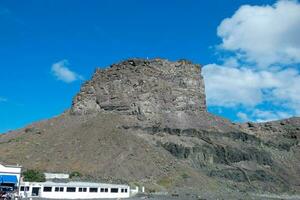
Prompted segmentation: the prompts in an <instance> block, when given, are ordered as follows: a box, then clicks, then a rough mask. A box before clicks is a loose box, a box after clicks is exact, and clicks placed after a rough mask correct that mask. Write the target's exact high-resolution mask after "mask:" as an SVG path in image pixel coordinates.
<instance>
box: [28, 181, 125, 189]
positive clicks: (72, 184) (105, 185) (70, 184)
mask: <svg viewBox="0 0 300 200" xmlns="http://www.w3.org/2000/svg"><path fill="white" fill-rule="evenodd" d="M28 184H36V185H43V186H49V187H54V186H58V187H103V188H112V187H119V188H126V187H128V185H119V184H108V183H92V182H67V183H56V182H52V181H47V182H23V183H22V185H28Z"/></svg>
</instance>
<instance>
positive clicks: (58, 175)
mask: <svg viewBox="0 0 300 200" xmlns="http://www.w3.org/2000/svg"><path fill="white" fill-rule="evenodd" d="M44 174H45V178H46V180H49V179H69V178H70V175H69V174H63V173H44Z"/></svg>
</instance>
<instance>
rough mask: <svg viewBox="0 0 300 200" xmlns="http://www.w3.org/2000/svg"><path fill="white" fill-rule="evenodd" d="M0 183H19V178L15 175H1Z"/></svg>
mask: <svg viewBox="0 0 300 200" xmlns="http://www.w3.org/2000/svg"><path fill="white" fill-rule="evenodd" d="M0 183H14V184H16V183H18V178H17V176H15V175H0Z"/></svg>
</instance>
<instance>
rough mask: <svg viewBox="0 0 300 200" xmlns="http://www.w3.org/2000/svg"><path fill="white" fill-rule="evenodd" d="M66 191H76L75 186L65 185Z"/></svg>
mask: <svg viewBox="0 0 300 200" xmlns="http://www.w3.org/2000/svg"><path fill="white" fill-rule="evenodd" d="M67 192H76V187H67Z"/></svg>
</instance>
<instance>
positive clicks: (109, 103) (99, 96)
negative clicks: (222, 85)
mask: <svg viewBox="0 0 300 200" xmlns="http://www.w3.org/2000/svg"><path fill="white" fill-rule="evenodd" d="M101 110H102V111H103V110H104V111H114V112H118V113H120V114H126V115H135V116H137V117H138V118H139V119H140V120H153V119H154V118H156V116H157V115H168V114H172V115H176V116H180V114H181V113H183V112H201V111H206V103H205V91H204V82H203V78H202V76H201V68H200V66H199V65H197V64H192V63H190V62H188V61H185V60H181V61H177V62H170V61H166V60H161V59H155V60H141V59H133V60H127V61H124V62H121V63H119V64H114V65H111V66H110V68H108V69H97V70H96V72H95V74H94V76H93V78H92V80H91V81H88V82H86V83H85V84H84V86H83V87H82V89H81V91H80V93H79V94H78V95H76V97H75V98H74V100H73V105H72V108H71V112H72V113H73V114H89V113H95V112H100V111H101Z"/></svg>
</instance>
